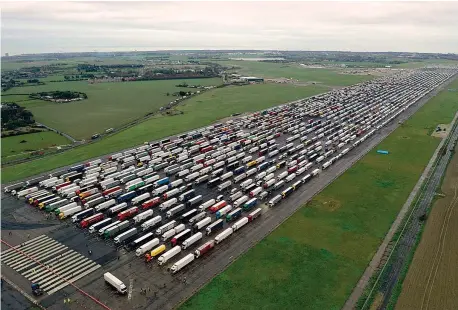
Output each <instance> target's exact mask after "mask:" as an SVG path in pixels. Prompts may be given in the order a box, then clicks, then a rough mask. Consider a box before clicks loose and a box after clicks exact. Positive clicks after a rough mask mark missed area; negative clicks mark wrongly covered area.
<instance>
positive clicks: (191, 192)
mask: <svg viewBox="0 0 458 310" xmlns="http://www.w3.org/2000/svg"><path fill="white" fill-rule="evenodd" d="M195 196H196V192H195V191H194V190H193V189H191V190H189V191H186V192H184V193H183V194H181V195H180V196H179V197H178V200H180V201H182V202H186V201H188V200H189V199H191V198H193V197H195Z"/></svg>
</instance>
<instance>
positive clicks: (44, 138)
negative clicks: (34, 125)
mask: <svg viewBox="0 0 458 310" xmlns="http://www.w3.org/2000/svg"><path fill="white" fill-rule="evenodd" d="M21 141H26V142H25V143H21ZM1 143H2V160H5V159H6V158H8V159H19V158H22V157H27V156H28V155H27V153H30V152H33V151H36V150H41V149H46V148H48V147H52V146H58V145H64V144H68V143H70V141H69V140H67V138H65V137H63V136H61V135H58V134H56V133H55V132H52V131H45V132H36V133H30V134H26V135H20V136H13V137H6V138H2V140H1Z"/></svg>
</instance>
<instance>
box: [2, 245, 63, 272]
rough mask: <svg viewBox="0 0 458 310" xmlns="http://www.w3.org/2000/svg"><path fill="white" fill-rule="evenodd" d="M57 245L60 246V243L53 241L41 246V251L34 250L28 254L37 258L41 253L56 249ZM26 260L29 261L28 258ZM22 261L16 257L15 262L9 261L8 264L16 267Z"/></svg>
mask: <svg viewBox="0 0 458 310" xmlns="http://www.w3.org/2000/svg"><path fill="white" fill-rule="evenodd" d="M59 246H62V244H59V243H57V242H55V243H52V244H49V245H48V246H46V248H43V249H42V250H41V251H36V252H34V253H31V254H29V256H30V257H32V258H34V259H38V258H39V257H40V256H41V254H42V253H49V252H50V251H51V252H52V251H54V250H55V249H57V248H58V247H59ZM26 262H30V260H29V261H26ZM23 263H24V262H23V261H21V260H18V259H16V260H15V262H14V263H10V264H9V266H10V267H11V268H14V269H15V268H16V267H18V266H20V265H22V264H23Z"/></svg>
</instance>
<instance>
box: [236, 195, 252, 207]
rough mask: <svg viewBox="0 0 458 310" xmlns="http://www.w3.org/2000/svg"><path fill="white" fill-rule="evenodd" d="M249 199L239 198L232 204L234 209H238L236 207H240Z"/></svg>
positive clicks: (245, 197) (246, 197)
mask: <svg viewBox="0 0 458 310" xmlns="http://www.w3.org/2000/svg"><path fill="white" fill-rule="evenodd" d="M248 199H249V197H248V196H246V195H245V196H242V197H240V198H239V199H237V200H236V201H235V202H234V207H238V206H241V205H243V204H244V203H245V202H247V201H248Z"/></svg>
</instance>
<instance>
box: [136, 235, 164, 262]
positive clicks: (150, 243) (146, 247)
mask: <svg viewBox="0 0 458 310" xmlns="http://www.w3.org/2000/svg"><path fill="white" fill-rule="evenodd" d="M158 244H159V238H154V239H153V240H150V241H148V242H147V243H145V244H143V245H141V246H140V247H139V248H138V249H137V250H136V251H135V255H136V256H137V257H139V256H141V255H143V254H145V253H146V252H148V251H149V250H151V249H152V248H154V247H155V246H156V245H158Z"/></svg>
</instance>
